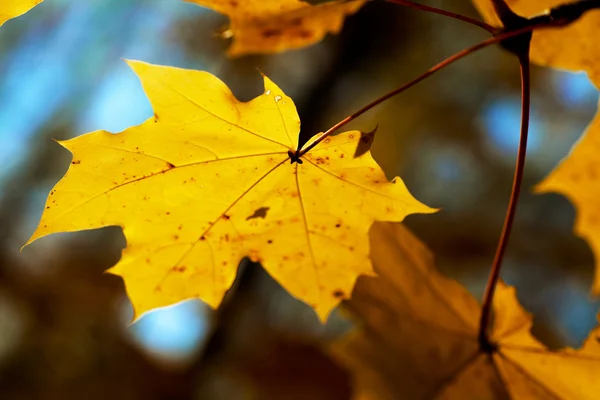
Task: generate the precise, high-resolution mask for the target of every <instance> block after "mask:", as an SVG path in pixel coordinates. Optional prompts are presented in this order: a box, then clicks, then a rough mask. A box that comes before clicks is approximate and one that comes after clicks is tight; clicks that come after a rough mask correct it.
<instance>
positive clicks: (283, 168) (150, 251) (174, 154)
mask: <svg viewBox="0 0 600 400" xmlns="http://www.w3.org/2000/svg"><path fill="white" fill-rule="evenodd" d="M129 64H130V65H131V67H132V68H133V70H134V71H135V72H136V74H137V75H138V76H139V78H140V80H141V81H142V85H143V87H144V90H145V91H146V94H147V95H148V97H149V99H150V102H151V103H152V105H153V108H154V112H155V115H154V117H153V118H150V119H148V120H147V121H146V122H144V123H143V124H141V125H139V126H135V127H132V128H129V129H127V130H126V131H124V132H122V133H119V134H111V133H109V132H106V131H96V132H91V133H88V134H86V135H83V136H80V137H77V138H75V139H71V140H67V141H64V142H61V144H62V145H63V146H64V147H66V148H67V149H68V150H69V151H71V152H72V153H73V160H72V162H71V166H70V167H69V170H68V172H67V174H66V175H65V176H64V177H63V178H62V180H61V181H60V182H58V184H57V185H56V186H55V187H54V189H53V190H52V191H51V192H50V195H49V196H48V200H47V202H46V207H45V210H44V213H43V215H42V219H41V222H40V224H39V226H38V228H37V230H36V231H35V233H34V234H33V236H32V237H31V239H30V240H29V242H28V243H30V242H31V241H33V240H35V239H37V238H39V237H41V236H44V235H48V234H50V233H54V232H68V231H75V230H80V229H91V228H98V227H102V226H108V225H120V226H122V227H123V232H124V234H125V237H126V238H127V243H128V245H127V248H126V249H125V250H124V252H123V256H122V259H121V260H120V262H119V263H118V264H117V265H116V266H115V267H113V268H112V269H111V270H110V272H112V273H115V274H118V275H121V276H122V277H123V278H124V280H125V284H126V288H127V292H128V294H129V296H130V298H131V301H132V303H133V305H134V308H135V311H136V315H139V314H140V313H143V312H145V311H148V310H150V309H153V308H155V307H160V306H165V305H169V304H172V303H175V302H178V301H181V300H184V299H187V298H194V297H198V298H200V299H202V300H204V301H205V302H206V303H208V304H210V305H211V306H213V307H216V306H218V305H219V303H220V302H221V300H222V298H223V295H224V293H225V292H226V290H227V289H229V287H230V286H231V284H232V282H233V279H234V277H235V273H236V269H237V265H238V263H239V262H240V260H241V259H242V258H243V257H244V256H249V257H250V258H251V259H252V260H255V261H260V262H262V264H263V266H264V267H265V269H266V270H267V271H269V273H270V274H271V275H272V276H273V277H274V278H275V279H276V280H277V281H279V282H280V283H281V285H282V286H283V287H284V288H286V289H287V290H288V291H289V292H290V293H291V294H292V295H294V296H296V297H297V298H299V299H301V300H303V301H304V302H306V303H308V304H309V305H311V306H312V307H313V308H315V310H316V312H317V314H318V315H319V316H320V318H321V319H323V320H324V319H326V317H327V315H328V314H329V313H330V311H331V310H332V309H333V308H334V307H335V306H336V305H337V304H338V303H339V302H340V301H341V299H343V298H345V297H347V296H348V294H349V293H350V292H351V290H352V287H353V286H354V282H355V280H356V277H357V276H358V275H360V274H369V273H372V269H371V263H370V262H369V260H368V253H369V244H368V240H367V233H368V230H369V227H370V225H371V224H372V222H373V221H374V220H391V221H400V220H402V219H403V218H404V217H405V216H406V215H408V214H411V213H417V212H421V213H426V212H432V211H433V210H432V209H430V208H428V207H427V206H425V205H423V204H421V203H420V202H418V201H417V200H415V199H414V198H413V197H412V196H411V195H410V193H409V192H408V190H407V189H406V186H405V185H404V183H403V182H402V180H400V178H395V179H394V180H393V181H392V182H389V181H388V180H387V178H386V176H385V174H384V173H383V171H382V170H381V168H380V167H379V166H378V165H377V163H376V162H375V161H374V160H373V158H372V157H371V154H370V152H369V151H368V148H369V146H370V143H371V140H372V138H373V135H372V134H361V133H360V132H358V131H351V132H346V133H343V134H340V135H337V136H334V137H330V138H328V139H326V140H324V141H323V142H322V143H321V144H319V145H318V146H317V147H315V148H314V149H313V150H311V151H310V152H308V153H306V154H305V155H304V156H303V157H302V161H303V163H302V164H299V163H293V164H292V163H291V162H290V158H289V156H288V151H289V150H290V149H295V148H296V146H297V140H298V133H299V128H300V120H299V118H298V114H297V112H296V108H295V106H294V103H293V102H292V100H291V99H290V98H289V97H287V96H286V95H285V94H284V93H283V92H282V91H281V89H279V88H278V87H277V86H276V85H275V84H274V83H273V82H272V81H270V80H269V79H268V78H266V77H265V78H264V81H265V92H264V94H262V95H260V96H258V97H256V98H255V99H253V100H252V101H250V102H247V103H243V102H240V101H238V100H237V99H236V98H235V97H234V96H233V94H232V93H231V91H230V90H229V88H228V87H227V86H226V85H225V84H224V83H223V82H222V81H220V80H219V79H218V78H216V77H215V76H213V75H211V74H209V73H207V72H202V71H194V70H184V69H179V68H172V67H163V66H156V65H150V64H146V63H143V62H138V61H130V62H129Z"/></svg>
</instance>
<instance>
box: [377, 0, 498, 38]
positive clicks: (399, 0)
mask: <svg viewBox="0 0 600 400" xmlns="http://www.w3.org/2000/svg"><path fill="white" fill-rule="evenodd" d="M385 1H388V2H390V3H394V4H398V5H401V6H406V7H410V8H414V9H416V10H421V11H426V12H430V13H433V14H439V15H444V16H446V17H450V18H454V19H457V20H459V21H463V22H467V23H469V24H471V25H475V26H478V27H480V28H483V29H485V30H486V31H488V32H489V33H494V32H495V31H496V28H494V27H493V26H491V25H489V24H486V23H485V22H483V21H479V20H476V19H474V18H470V17H467V16H465V15H462V14H457V13H453V12H451V11H446V10H442V9H439V8H435V7H430V6H426V5H424V4H419V3H415V2H414V1H410V0H385Z"/></svg>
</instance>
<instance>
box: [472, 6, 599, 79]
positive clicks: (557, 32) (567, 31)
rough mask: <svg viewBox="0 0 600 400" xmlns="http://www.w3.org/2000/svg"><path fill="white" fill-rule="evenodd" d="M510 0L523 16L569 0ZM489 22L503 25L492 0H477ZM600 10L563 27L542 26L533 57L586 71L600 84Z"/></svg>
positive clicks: (535, 35)
mask: <svg viewBox="0 0 600 400" xmlns="http://www.w3.org/2000/svg"><path fill="white" fill-rule="evenodd" d="M505 1H506V4H507V5H508V6H509V7H510V8H511V9H512V10H513V11H514V12H515V13H517V14H519V15H520V16H522V17H532V16H534V15H538V14H541V13H542V12H544V11H546V10H548V9H550V8H552V7H555V6H558V5H561V4H565V3H566V2H567V1H565V0H505ZM473 3H474V4H475V7H476V8H477V9H478V11H479V13H480V14H481V15H482V16H483V18H484V19H485V20H486V22H488V23H490V24H492V25H495V26H502V23H501V22H500V20H499V18H498V16H497V15H496V13H495V12H494V7H493V5H492V2H491V0H473ZM599 26H600V10H592V11H588V12H587V13H585V14H584V15H583V16H582V17H581V18H579V20H577V21H576V22H574V23H572V24H570V25H568V26H566V27H563V28H552V29H538V30H535V31H534V32H533V38H532V41H531V51H530V57H531V61H532V62H534V63H536V64H539V65H544V66H548V67H553V68H560V69H566V70H569V71H586V72H587V73H588V75H589V76H590V78H591V79H592V80H593V81H594V82H595V83H596V86H597V87H600V62H598V61H599V60H600V42H599V41H598V40H596V38H597V37H598V27H599Z"/></svg>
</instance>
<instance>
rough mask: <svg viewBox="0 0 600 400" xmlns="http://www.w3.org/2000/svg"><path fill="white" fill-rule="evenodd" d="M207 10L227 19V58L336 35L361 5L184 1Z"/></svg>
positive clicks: (260, 0)
mask: <svg viewBox="0 0 600 400" xmlns="http://www.w3.org/2000/svg"><path fill="white" fill-rule="evenodd" d="M184 1H187V2H190V3H195V4H198V5H201V6H204V7H208V8H211V9H213V10H215V11H217V12H219V13H221V14H226V15H228V16H229V19H230V29H229V30H228V31H227V32H228V33H230V34H231V36H233V38H234V41H233V44H232V45H231V47H229V49H228V54H229V55H231V56H241V55H244V54H249V53H276V52H281V51H285V50H290V49H298V48H301V47H306V46H309V45H311V44H314V43H317V42H318V41H320V40H321V39H323V37H324V36H325V35H326V34H328V33H338V32H339V31H340V29H341V28H342V24H343V22H344V18H345V17H346V15H349V14H353V13H355V12H356V11H358V9H359V8H360V7H362V5H363V4H364V3H365V0H359V1H349V2H346V1H332V2H328V3H324V4H319V5H314V6H313V5H311V4H308V3H305V2H304V1H300V0H184Z"/></svg>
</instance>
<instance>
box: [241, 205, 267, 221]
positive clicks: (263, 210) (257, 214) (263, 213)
mask: <svg viewBox="0 0 600 400" xmlns="http://www.w3.org/2000/svg"><path fill="white" fill-rule="evenodd" d="M269 208H270V207H260V208H257V209H256V210H254V214H252V215H249V216H248V217H246V221H248V220H249V219H254V218H262V219H265V218H267V211H269Z"/></svg>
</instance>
